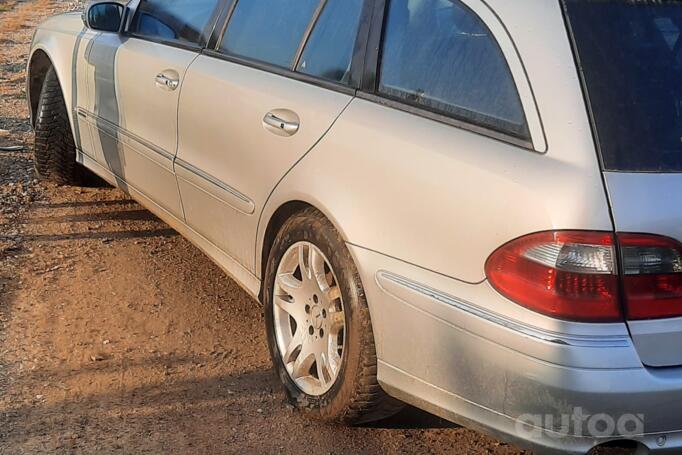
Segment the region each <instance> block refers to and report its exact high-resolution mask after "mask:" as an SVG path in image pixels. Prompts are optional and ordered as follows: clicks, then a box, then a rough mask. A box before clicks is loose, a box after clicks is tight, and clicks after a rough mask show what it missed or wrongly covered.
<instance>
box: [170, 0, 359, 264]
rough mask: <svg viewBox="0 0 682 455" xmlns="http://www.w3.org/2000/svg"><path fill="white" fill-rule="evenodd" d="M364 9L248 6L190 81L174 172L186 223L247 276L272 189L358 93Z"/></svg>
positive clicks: (243, 0)
mask: <svg viewBox="0 0 682 455" xmlns="http://www.w3.org/2000/svg"><path fill="white" fill-rule="evenodd" d="M365 9H368V8H365V6H364V2H363V0H328V1H320V0H262V1H258V2H254V1H249V0H239V1H237V2H236V3H235V4H233V5H232V6H231V8H230V10H229V14H228V18H227V27H226V29H225V32H224V33H221V36H219V37H218V39H217V43H216V46H215V49H214V50H213V51H206V52H205V53H204V55H201V56H200V57H199V58H198V59H197V60H196V61H195V62H194V63H193V64H192V65H191V67H190V68H189V70H188V72H187V75H186V76H185V80H184V85H183V90H182V95H181V100H180V110H179V128H180V130H179V138H180V143H179V150H178V156H177V160H176V166H175V169H176V173H177V176H178V184H179V187H180V192H181V195H182V202H183V208H184V212H185V216H186V221H187V223H188V224H189V225H190V226H191V227H192V228H193V229H194V230H196V231H197V232H199V233H200V234H202V235H203V236H204V237H206V238H207V239H209V240H210V241H211V242H212V243H214V244H215V245H216V246H218V247H219V248H220V249H222V250H223V251H225V252H227V253H228V254H230V255H231V256H232V257H233V258H234V259H236V260H237V261H239V262H240V263H241V264H242V265H243V266H244V267H246V268H247V269H248V270H254V268H255V264H254V262H255V258H254V245H255V243H256V231H257V226H258V220H259V215H260V213H261V211H262V209H263V206H264V205H265V202H266V201H267V199H268V197H269V195H270V193H271V192H272V190H273V189H274V188H275V186H276V185H277V183H278V182H279V180H280V179H281V178H282V177H283V176H284V175H285V174H286V172H287V171H288V170H289V169H291V167H292V166H294V164H295V163H296V162H297V161H298V160H300V159H301V158H302V157H303V156H304V155H305V154H306V152H308V151H309V150H310V149H311V148H312V147H313V146H314V145H315V144H316V143H317V141H319V140H320V138H322V136H324V135H325V133H326V132H327V131H328V130H329V129H330V128H331V126H332V125H333V123H334V121H335V120H336V118H337V117H338V116H339V115H340V114H341V112H343V110H344V109H345V108H346V106H347V105H348V104H349V103H350V101H351V100H352V98H353V96H354V92H355V91H354V87H355V86H356V85H357V83H358V81H357V79H358V78H357V77H356V76H355V74H356V68H357V63H358V60H359V59H358V58H356V59H355V60H354V59H353V56H354V55H356V56H359V57H360V60H361V57H362V55H361V53H358V52H355V50H356V42H358V34H359V28H360V27H359V24H360V22H361V16H362V15H363V14H365V12H366V11H365ZM319 178H320V179H324V170H323V169H321V170H320V175H319Z"/></svg>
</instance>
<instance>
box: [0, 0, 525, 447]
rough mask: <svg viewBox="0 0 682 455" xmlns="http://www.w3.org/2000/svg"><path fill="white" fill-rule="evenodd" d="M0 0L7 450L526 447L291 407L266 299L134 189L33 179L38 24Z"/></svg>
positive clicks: (420, 424)
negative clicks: (325, 418)
mask: <svg viewBox="0 0 682 455" xmlns="http://www.w3.org/2000/svg"><path fill="white" fill-rule="evenodd" d="M74 6H75V5H74V3H70V2H58V1H54V0H27V1H23V2H15V1H7V0H0V147H3V146H9V145H23V146H24V147H25V148H24V150H22V151H14V152H7V151H0V453H2V454H21V453H98V454H99V453H104V454H106V453H135V454H140V453H154V454H157V453H159V454H160V453H164V454H165V453H183V454H184V453H187V454H190V453H285V454H288V453H308V452H310V453H319V454H337V453H370V454H372V453H381V454H384V453H415V454H416V453H420V454H421V453H433V454H440V453H455V454H500V455H501V454H508V455H511V454H520V453H524V452H521V451H519V450H517V449H515V448H514V447H511V446H509V445H507V444H504V443H500V442H496V441H494V440H492V439H490V438H488V437H486V436H483V435H481V434H479V433H476V432H474V431H470V430H466V429H462V428H458V427H456V426H454V425H452V424H450V423H447V422H445V421H443V420H441V419H438V418H435V417H432V416H430V415H428V414H425V413H422V412H420V411H417V410H414V409H407V410H406V411H404V412H403V413H401V414H400V415H399V416H397V417H395V418H393V419H391V420H390V421H387V422H383V423H381V424H378V425H373V426H371V427H364V428H341V427H332V426H324V425H319V424H317V423H315V422H310V421H308V420H306V419H305V418H303V417H301V416H299V415H298V414H297V413H296V412H294V411H293V409H292V408H290V407H288V406H287V405H286V404H285V402H284V397H283V394H282V393H281V392H280V389H279V385H278V383H277V381H276V379H275V378H274V376H273V374H272V373H271V370H270V362H269V359H268V354H267V347H266V342H265V337H264V329H263V318H262V314H261V308H260V306H259V305H258V304H257V303H256V302H255V301H253V300H252V299H250V298H249V297H248V296H247V295H246V294H245V293H244V292H243V291H242V290H240V288H239V287H238V286H237V285H236V284H235V283H234V282H233V281H231V280H230V279H228V278H226V277H225V276H224V275H223V274H222V273H221V272H220V270H219V269H218V268H217V267H216V266H214V265H213V264H212V263H211V262H210V261H209V260H208V259H207V258H206V257H205V256H204V255H203V254H202V253H200V252H199V251H198V250H196V249H195V248H194V247H192V246H191V245H190V244H189V243H188V242H187V241H185V240H184V239H182V238H181V237H179V236H178V235H176V234H175V233H174V232H173V231H172V230H171V229H170V228H169V227H168V226H166V225H165V224H163V223H162V222H160V221H159V220H157V219H156V218H154V217H153V216H152V215H151V214H150V213H149V212H147V211H145V210H144V209H143V208H141V207H140V206H139V205H137V204H136V203H134V202H132V201H130V200H129V199H128V198H127V197H126V196H125V195H124V194H123V193H121V192H120V191H118V190H114V189H109V188H89V189H78V188H60V187H53V186H49V185H45V184H41V183H39V182H37V181H36V180H34V176H33V170H32V161H31V143H32V135H31V129H30V126H29V122H28V121H27V119H26V118H27V116H28V113H27V109H26V106H25V91H24V78H25V74H24V65H25V63H24V62H25V56H26V54H27V51H28V45H29V41H30V39H31V34H32V27H33V26H34V25H35V24H37V23H38V22H40V21H41V20H42V19H43V18H45V17H46V16H48V15H51V14H54V13H56V12H58V11H62V10H64V9H69V8H72V7H74Z"/></svg>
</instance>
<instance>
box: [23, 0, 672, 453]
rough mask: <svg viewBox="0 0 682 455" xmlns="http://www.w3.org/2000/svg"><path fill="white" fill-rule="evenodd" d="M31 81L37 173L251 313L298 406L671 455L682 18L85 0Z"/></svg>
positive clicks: (661, 6) (415, 1)
mask: <svg viewBox="0 0 682 455" xmlns="http://www.w3.org/2000/svg"><path fill="white" fill-rule="evenodd" d="M28 65H29V66H28V81H27V84H28V86H27V93H28V101H29V105H30V110H31V114H32V121H33V124H34V126H35V131H36V144H35V163H36V168H37V171H38V173H39V174H40V176H42V177H43V178H45V179H46V180H50V181H53V182H57V183H60V184H69V185H76V184H79V183H80V182H83V180H84V179H87V178H88V175H87V174H88V172H92V173H95V174H97V175H99V176H100V177H102V178H103V179H105V180H106V181H108V182H110V183H111V184H113V185H116V186H117V187H119V188H121V189H122V190H123V191H125V192H127V193H128V194H130V195H131V196H132V197H133V198H135V199H136V200H137V201H139V202H140V203H141V204H143V205H144V206H145V207H147V208H148V209H149V210H151V211H152V212H154V213H155V214H157V215H158V216H159V217H160V218H162V219H163V220H165V221H166V222H167V223H168V224H170V225H171V226H173V227H174V228H175V229H176V230H178V231H179V232H180V233H181V234H182V235H184V236H185V237H187V238H188V239H189V240H190V241H192V242H193V243H194V244H195V245H196V246H197V247H199V248H200V249H201V250H203V251H204V252H205V253H206V254H207V255H208V256H210V257H211V258H212V259H213V260H214V261H215V262H216V263H218V264H219V265H220V266H221V267H222V268H223V269H224V270H225V271H226V272H227V273H228V274H229V275H230V276H232V277H233V278H234V279H235V280H236V281H237V282H238V283H239V284H240V285H241V286H243V287H244V288H245V289H246V290H247V291H248V292H249V293H250V294H251V295H253V297H254V298H257V299H258V300H259V301H260V302H262V304H263V306H264V308H265V322H266V330H267V334H268V341H269V345H270V351H271V353H272V359H273V363H274V368H275V370H276V372H277V375H278V377H279V378H280V379H281V382H282V384H283V385H284V388H285V390H286V394H287V396H288V398H289V400H290V401H291V403H293V404H294V405H295V406H296V407H298V408H299V409H300V410H301V411H302V412H304V413H306V414H309V415H310V416H311V417H314V418H318V419H322V420H325V421H329V422H341V423H346V424H361V423H365V422H369V421H373V420H378V419H381V418H384V417H387V416H390V415H392V414H394V413H395V412H396V411H397V410H399V409H400V407H401V406H402V403H410V404H412V405H415V406H417V407H420V408H423V409H425V410H428V411H430V412H432V413H434V414H437V415H439V416H442V417H444V418H446V419H450V420H452V421H454V422H458V423H460V424H463V425H466V426H468V427H471V428H475V429H480V430H481V431H485V432H488V433H491V434H493V435H494V436H496V437H498V438H500V439H503V440H506V441H510V442H512V443H514V444H516V445H518V446H519V447H524V448H530V449H531V450H535V451H537V452H538V453H567V454H585V453H588V452H590V451H592V450H594V449H595V448H596V447H601V446H618V447H625V448H629V449H630V450H631V451H632V452H633V453H634V452H636V453H639V454H645V453H650V452H651V453H659V452H660V453H663V452H665V453H682V244H680V241H682V202H681V201H682V199H681V197H682V3H680V2H677V1H668V2H666V1H654V0H638V1H634V0H632V1H629V0H603V1H588V0H513V1H512V0H295V1H294V0H133V1H131V2H129V3H128V4H125V5H124V4H120V3H116V2H95V3H92V4H90V5H89V6H88V8H87V9H86V11H85V13H83V14H82V15H81V14H67V15H62V16H58V17H55V18H52V19H50V20H48V21H47V22H45V23H44V24H42V25H41V26H40V27H39V28H38V30H37V31H36V34H35V38H34V41H33V46H32V49H31V54H30V57H29V64H28ZM254 304H256V303H255V302H254Z"/></svg>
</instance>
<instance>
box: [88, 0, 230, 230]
mask: <svg viewBox="0 0 682 455" xmlns="http://www.w3.org/2000/svg"><path fill="white" fill-rule="evenodd" d="M138 3H139V4H138V5H137V8H136V10H135V12H134V16H133V17H132V20H131V23H130V25H129V26H128V29H127V32H126V33H125V34H123V35H118V34H114V33H102V34H101V35H100V36H99V37H98V38H97V39H96V40H94V42H93V43H92V45H91V46H89V49H88V50H87V61H88V63H89V64H90V66H91V68H92V69H91V73H92V74H93V83H92V84H90V86H91V93H90V97H89V106H86V107H85V108H84V109H83V110H82V112H81V116H83V115H84V116H86V117H87V118H89V119H90V122H89V123H90V125H91V131H92V136H93V138H94V145H95V147H94V154H95V158H96V159H97V160H98V161H99V163H100V164H101V165H102V166H104V167H105V168H107V169H108V170H109V171H111V172H112V173H113V174H114V175H115V176H116V178H117V180H118V183H119V185H121V186H123V187H128V186H130V187H131V188H132V189H134V190H137V191H139V192H141V193H142V194H143V195H144V196H146V197H148V198H149V199H151V200H153V201H154V202H155V203H156V204H158V205H160V206H161V207H163V208H164V209H165V210H167V211H168V212H170V213H172V214H173V215H174V216H175V217H177V218H179V219H182V217H183V215H182V206H181V203H180V194H179V191H178V188H177V181H176V178H175V175H174V172H173V160H174V158H175V154H176V151H177V110H178V101H179V98H180V91H181V89H182V83H183V77H184V75H185V72H186V70H187V68H188V67H189V65H190V63H191V62H192V61H193V60H194V59H195V58H196V57H197V56H198V55H199V52H200V51H201V48H202V45H203V44H204V43H205V42H206V37H207V34H208V33H209V32H210V30H212V25H213V23H214V18H215V14H216V13H217V10H218V6H219V3H221V0H141V1H139V2H138Z"/></svg>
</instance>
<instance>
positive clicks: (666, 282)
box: [618, 234, 682, 319]
mask: <svg viewBox="0 0 682 455" xmlns="http://www.w3.org/2000/svg"><path fill="white" fill-rule="evenodd" d="M618 242H619V243H620V249H621V257H622V259H621V261H622V270H623V289H624V291H625V306H626V310H627V311H626V312H627V317H628V319H658V318H667V317H676V316H682V245H680V243H679V242H677V241H675V240H673V239H670V238H667V237H660V236H656V235H646V234H618Z"/></svg>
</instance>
